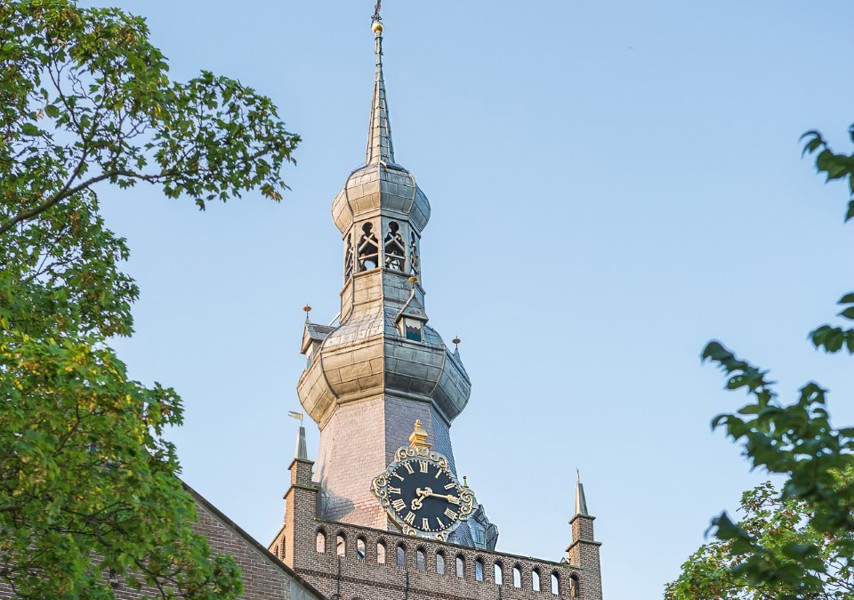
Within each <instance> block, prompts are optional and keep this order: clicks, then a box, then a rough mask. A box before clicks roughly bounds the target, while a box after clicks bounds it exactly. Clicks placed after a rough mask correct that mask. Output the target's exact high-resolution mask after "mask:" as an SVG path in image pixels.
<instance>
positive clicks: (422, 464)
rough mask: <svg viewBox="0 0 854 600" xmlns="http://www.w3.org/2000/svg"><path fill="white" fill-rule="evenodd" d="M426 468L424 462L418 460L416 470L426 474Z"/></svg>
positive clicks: (425, 462)
mask: <svg viewBox="0 0 854 600" xmlns="http://www.w3.org/2000/svg"><path fill="white" fill-rule="evenodd" d="M427 467H428V465H427V461H426V460H419V461H418V468H419V469H420V470H421V472H422V473H426V472H427Z"/></svg>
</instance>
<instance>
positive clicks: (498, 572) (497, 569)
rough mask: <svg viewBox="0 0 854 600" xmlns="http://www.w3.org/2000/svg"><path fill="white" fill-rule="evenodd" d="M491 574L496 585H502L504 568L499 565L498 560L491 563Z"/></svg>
mask: <svg viewBox="0 0 854 600" xmlns="http://www.w3.org/2000/svg"><path fill="white" fill-rule="evenodd" d="M492 574H493V575H494V577H495V584H496V585H504V568H503V567H502V566H501V563H500V562H496V563H495V564H494V565H492Z"/></svg>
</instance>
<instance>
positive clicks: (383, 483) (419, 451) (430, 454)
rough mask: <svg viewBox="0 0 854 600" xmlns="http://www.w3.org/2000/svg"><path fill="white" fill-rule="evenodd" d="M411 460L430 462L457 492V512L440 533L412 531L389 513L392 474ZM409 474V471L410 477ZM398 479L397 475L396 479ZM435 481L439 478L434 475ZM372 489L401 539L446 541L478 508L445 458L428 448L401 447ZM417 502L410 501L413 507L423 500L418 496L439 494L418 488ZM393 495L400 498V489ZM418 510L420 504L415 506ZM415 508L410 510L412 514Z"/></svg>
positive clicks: (471, 492)
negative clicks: (401, 534)
mask: <svg viewBox="0 0 854 600" xmlns="http://www.w3.org/2000/svg"><path fill="white" fill-rule="evenodd" d="M413 459H419V460H421V461H422V462H424V459H427V460H429V461H430V462H431V463H433V465H435V467H437V468H438V469H440V470H441V471H443V472H444V473H445V475H446V476H447V478H448V479H450V481H451V482H453V483H454V485H455V486H456V488H457V489H458V490H459V492H458V493H459V503H458V504H457V501H456V499H455V500H454V503H453V504H454V505H455V509H454V512H457V514H456V515H454V521H453V523H450V524H449V526H448V527H447V528H446V529H443V530H442V531H422V530H419V529H415V528H414V527H413V526H412V525H411V520H410V521H409V522H405V521H403V520H402V519H401V517H400V515H399V514H398V513H397V512H396V511H395V510H393V509H392V502H391V500H390V498H389V483H390V479H391V476H392V473H393V472H394V471H395V470H396V469H397V468H398V467H400V466H401V463H403V462H410V463H411V461H413ZM411 472H412V471H411V470H410V473H411ZM395 476H396V477H398V476H397V475H395ZM437 477H438V475H437ZM398 478H399V477H398ZM371 489H372V490H373V492H374V495H375V496H376V497H377V499H378V500H379V502H380V505H381V506H382V507H383V508H384V509H385V510H386V511H387V513H388V515H389V517H390V518H391V520H392V521H393V522H394V523H395V524H397V526H398V527H400V529H401V531H402V532H403V533H404V535H413V536H421V537H426V538H431V539H435V540H439V541H443V542H444V541H447V539H448V536H449V535H450V534H451V533H452V532H453V531H454V530H455V529H456V528H457V527H459V525H460V524H461V523H462V522H463V521H467V520H468V519H469V518H471V517H472V516H473V515H474V513H475V508H476V507H477V502H476V500H475V497H474V492H473V491H472V490H471V488H469V487H468V484H467V483H460V481H459V480H458V479H457V477H456V475H454V473H453V472H452V471H451V469H450V464H449V462H448V458H447V457H446V456H445V455H443V454H442V453H440V452H436V451H434V450H432V449H430V448H429V447H425V446H415V447H413V446H408V447H407V446H404V447H401V448H398V449H397V450H396V451H395V453H394V460H393V461H392V463H391V464H390V465H389V466H388V468H386V470H385V471H383V472H382V473H380V474H379V475H377V476H376V477H375V478H374V479H373V481H372V482H371ZM418 491H419V498H416V499H415V500H413V503H415V502H418V501H419V500H422V499H421V498H420V496H427V495H433V496H437V495H438V496H440V497H444V496H442V495H441V492H440V493H439V494H437V493H435V492H433V491H432V490H431V489H430V488H423V489H422V488H419V490H418ZM395 493H396V494H398V495H399V494H400V489H397V490H396V491H395ZM395 502H397V503H399V502H401V500H400V499H397V500H396V501H395ZM418 504H419V507H418V508H419V509H420V504H421V502H418ZM414 509H415V508H413V510H414Z"/></svg>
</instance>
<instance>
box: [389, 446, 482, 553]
mask: <svg viewBox="0 0 854 600" xmlns="http://www.w3.org/2000/svg"><path fill="white" fill-rule="evenodd" d="M373 489H374V493H375V494H376V495H377V497H378V498H380V501H381V503H382V505H383V506H384V507H385V508H386V510H387V511H388V513H389V516H390V517H391V518H392V520H393V521H394V522H396V523H397V524H398V525H399V526H400V527H401V529H403V532H404V533H406V534H409V535H420V536H422V537H431V538H435V539H439V540H446V539H447V536H448V535H449V534H450V533H451V532H452V531H453V530H454V529H456V528H457V526H458V525H459V524H460V522H461V521H464V520H466V519H468V518H469V516H470V515H471V514H472V510H473V504H474V496H473V494H472V491H471V490H470V489H469V488H467V487H465V486H464V485H460V483H459V482H458V481H457V478H456V477H455V476H454V474H453V473H452V472H451V471H450V469H449V468H448V461H447V459H446V458H445V457H444V456H442V455H441V454H438V453H436V452H429V451H427V449H421V448H417V449H412V448H401V449H400V450H398V454H397V455H396V460H395V461H394V462H393V463H392V464H391V465H389V467H388V469H386V471H385V472H384V473H382V474H381V475H379V476H378V477H376V478H375V479H374V482H373Z"/></svg>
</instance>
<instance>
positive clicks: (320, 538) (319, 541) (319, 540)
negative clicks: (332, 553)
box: [314, 529, 326, 553]
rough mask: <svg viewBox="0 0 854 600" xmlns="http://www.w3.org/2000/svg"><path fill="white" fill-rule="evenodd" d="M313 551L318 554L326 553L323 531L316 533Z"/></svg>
mask: <svg viewBox="0 0 854 600" xmlns="http://www.w3.org/2000/svg"><path fill="white" fill-rule="evenodd" d="M314 549H315V550H317V551H318V552H321V553H322V552H326V534H325V533H323V530H322V529H321V530H320V531H318V532H317V537H316V538H315V540H314Z"/></svg>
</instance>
